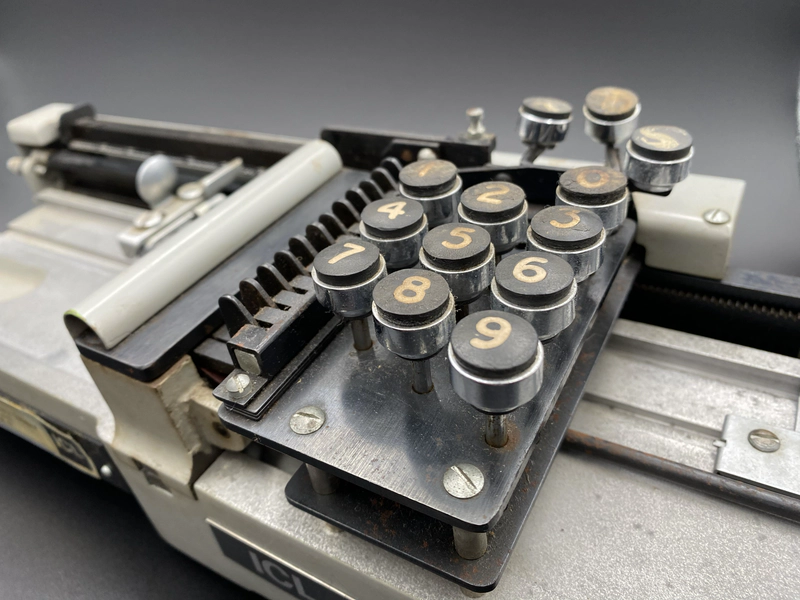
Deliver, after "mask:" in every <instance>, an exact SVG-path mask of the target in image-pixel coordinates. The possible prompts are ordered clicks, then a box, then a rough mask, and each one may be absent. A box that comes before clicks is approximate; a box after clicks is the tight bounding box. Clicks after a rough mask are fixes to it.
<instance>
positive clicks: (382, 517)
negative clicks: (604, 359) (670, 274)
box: [286, 251, 641, 592]
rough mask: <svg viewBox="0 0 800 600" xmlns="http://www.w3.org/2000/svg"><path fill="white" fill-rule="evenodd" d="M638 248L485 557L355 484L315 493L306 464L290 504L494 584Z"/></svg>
mask: <svg viewBox="0 0 800 600" xmlns="http://www.w3.org/2000/svg"><path fill="white" fill-rule="evenodd" d="M638 254H639V253H638V252H637V251H634V252H632V253H631V255H629V256H628V257H627V258H626V259H625V261H624V262H623V263H622V266H621V267H620V270H619V272H618V273H617V277H616V279H615V280H614V283H613V284H612V285H611V287H610V289H609V290H608V294H607V295H606V298H605V300H604V301H603V304H602V306H601V307H600V310H599V311H598V312H597V316H596V318H595V322H594V325H593V326H592V329H591V331H590V332H589V335H588V336H587V337H586V342H585V343H584V345H583V348H582V349H581V352H580V355H579V356H578V359H577V361H576V362H575V366H574V367H573V368H572V372H571V373H570V375H569V378H568V379H567V382H566V384H565V385H564V388H563V390H562V391H561V394H560V395H559V398H558V401H557V402H556V404H555V407H554V409H553V412H552V413H551V415H550V418H549V419H548V421H547V422H546V423H545V424H544V425H543V426H542V428H541V430H540V431H539V437H538V439H537V442H536V444H535V445H534V447H533V451H532V453H531V458H530V460H529V461H528V464H527V465H526V466H525V470H524V471H523V474H522V477H521V478H520V480H519V482H518V483H517V486H516V488H515V489H514V492H513V494H512V496H511V500H510V501H509V503H508V506H507V507H506V510H505V512H504V514H503V518H501V519H500V520H499V521H498V522H497V525H496V526H495V527H494V529H493V530H492V532H491V533H490V535H489V547H488V550H487V552H486V554H485V555H484V556H482V557H481V558H480V559H478V560H465V559H463V558H461V557H460V556H458V554H457V553H456V551H455V549H454V547H453V531H452V529H451V527H450V526H449V525H447V524H445V523H443V522H442V521H438V520H436V519H433V518H431V517H429V516H427V515H424V514H421V513H419V512H417V511H414V510H412V509H410V508H407V507H405V506H402V505H400V504H398V503H397V502H393V501H391V500H388V499H386V498H383V497H381V496H379V495H377V494H375V493H372V492H369V491H367V490H365V489H363V488H360V487H358V486H356V485H353V484H350V483H347V482H342V483H341V487H340V488H339V490H338V491H337V492H336V493H335V494H332V495H329V496H321V495H319V494H317V493H315V492H314V490H313V489H312V487H311V481H310V479H309V477H308V471H306V469H304V468H301V469H298V471H297V472H296V473H295V474H294V476H293V477H292V479H291V480H290V481H289V483H288V485H287V486H286V497H287V499H288V500H289V502H290V503H291V504H292V505H294V506H296V507H298V508H300V509H302V510H304V511H306V512H309V513H311V514H313V515H315V516H317V517H319V518H321V519H323V520H325V521H328V522H329V523H331V524H333V525H335V526H336V527H339V528H341V529H344V530H346V531H349V532H351V533H353V534H355V535H357V536H359V537H361V538H363V539H365V540H367V541H369V542H372V543H374V544H377V545H379V546H381V547H383V548H385V549H387V550H389V551H390V552H393V553H395V554H397V555H399V556H401V557H403V558H405V559H407V560H410V561H411V562H413V563H415V564H417V565H420V566H422V567H423V568H425V569H428V570H430V571H432V572H434V573H436V574H437V575H440V576H442V577H444V578H446V579H449V580H451V581H453V582H455V583H457V584H458V585H460V586H462V587H465V588H467V589H470V590H472V591H475V592H489V591H491V590H493V589H494V588H495V587H496V586H497V584H498V582H499V581H500V577H501V575H502V573H503V570H504V569H505V566H506V563H507V562H508V558H509V557H510V555H511V551H512V550H513V548H514V545H515V544H516V541H517V538H518V537H519V534H520V532H521V530H522V527H523V525H524V524H525V520H526V518H527V516H528V513H529V512H530V509H531V506H533V502H534V500H535V499H536V496H537V495H538V493H539V490H540V489H541V486H542V483H543V482H544V479H545V477H546V475H547V472H548V470H549V469H550V465H551V464H552V462H553V459H554V458H555V454H556V451H557V450H558V447H559V445H560V444H561V441H562V440H563V439H564V435H565V434H566V431H567V428H568V426H569V422H570V421H571V420H572V415H573V414H574V412H575V408H576V407H577V405H578V401H579V400H580V398H581V395H582V394H583V389H584V386H585V384H586V380H587V379H588V377H589V373H590V372H591V370H592V367H593V366H594V363H595V361H596V359H597V356H598V354H599V353H600V350H601V349H602V347H603V346H604V344H605V342H606V340H607V339H608V336H609V333H610V332H611V328H612V327H613V325H614V322H615V321H616V319H617V316H618V315H619V312H620V310H621V309H622V305H623V304H624V302H625V299H626V297H627V295H628V292H629V291H630V289H631V287H632V285H633V281H634V279H635V277H636V274H637V273H638V271H639V268H640V266H641V261H640V259H639V257H638Z"/></svg>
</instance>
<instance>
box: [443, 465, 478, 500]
mask: <svg viewBox="0 0 800 600" xmlns="http://www.w3.org/2000/svg"><path fill="white" fill-rule="evenodd" d="M442 483H444V489H446V490H447V493H448V494H450V495H451V496H453V497H455V498H462V499H466V498H472V497H474V496H477V495H478V494H480V493H481V490H482V489H483V473H481V470H480V469H479V468H478V467H476V466H475V465H470V464H467V463H462V464H460V465H453V466H452V467H450V468H449V469H447V471H445V473H444V478H443V479H442Z"/></svg>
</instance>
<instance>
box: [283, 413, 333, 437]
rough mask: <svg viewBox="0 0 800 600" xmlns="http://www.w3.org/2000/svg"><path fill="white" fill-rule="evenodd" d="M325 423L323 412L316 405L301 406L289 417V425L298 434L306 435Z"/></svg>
mask: <svg viewBox="0 0 800 600" xmlns="http://www.w3.org/2000/svg"><path fill="white" fill-rule="evenodd" d="M324 424H325V412H324V411H323V410H322V409H321V408H317V407H316V406H306V407H305V408H301V409H300V410H298V411H297V412H296V413H294V414H293V415H292V418H291V419H289V427H291V429H292V431H294V432H295V433H296V434H298V435H308V434H309V433H314V432H315V431H319V428H320V427H322V426H323V425H324Z"/></svg>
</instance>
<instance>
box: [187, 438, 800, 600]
mask: <svg viewBox="0 0 800 600" xmlns="http://www.w3.org/2000/svg"><path fill="white" fill-rule="evenodd" d="M288 479H289V475H286V474H285V473H282V472H280V471H278V470H277V469H275V468H273V467H270V466H269V465H267V464H263V463H259V462H257V461H255V460H253V459H250V458H249V457H248V456H245V455H241V454H232V453H226V454H224V455H223V456H222V457H221V458H220V459H219V460H218V461H217V462H216V463H215V464H214V465H212V466H211V468H210V469H209V470H208V471H207V472H206V473H205V474H204V475H203V476H202V477H201V478H200V480H198V482H197V484H196V486H195V489H196V491H197V495H198V498H199V501H200V504H201V505H202V507H203V514H204V516H205V517H210V518H213V519H214V520H215V521H217V522H219V523H221V524H223V525H224V526H225V527H227V528H228V529H230V530H231V531H235V532H237V533H238V534H239V535H241V536H242V537H243V538H246V539H247V540H249V541H250V542H251V543H254V544H257V545H259V546H261V547H264V548H266V549H269V550H270V551H272V552H273V553H275V554H276V555H277V556H280V557H282V558H284V559H285V560H288V561H290V562H293V563H294V564H298V565H304V567H305V568H306V569H307V570H308V571H309V572H310V573H311V574H313V575H314V576H317V577H319V578H321V579H322V580H324V581H325V582H326V583H329V584H330V585H332V586H334V587H336V588H337V589H338V590H340V591H343V592H345V593H347V594H350V595H352V596H353V597H354V598H359V599H365V600H366V599H368V598H369V599H371V598H393V599H394V598H415V599H418V600H459V599H460V600H463V598H464V595H463V594H462V592H461V590H460V589H459V587H458V586H457V585H455V584H453V583H451V582H448V581H446V580H444V579H442V578H441V577H438V576H436V575H434V574H433V573H429V572H427V571H425V570H424V569H421V568H419V567H417V566H415V565H413V564H411V563H409V562H407V561H405V560H402V559H401V558H399V557H396V556H394V555H392V554H391V553H389V552H386V551H383V550H381V549H378V548H376V547H375V546H374V545H373V544H371V543H369V542H366V541H364V540H361V539H359V538H357V537H356V536H353V535H350V534H348V533H347V532H341V531H335V530H332V529H331V528H330V526H329V525H327V524H326V523H324V522H323V521H321V520H319V519H316V518H314V517H313V516H311V515H308V514H304V513H302V512H298V511H297V509H295V508H294V507H292V506H290V505H289V503H288V502H287V501H286V499H285V497H284V494H283V488H284V485H285V484H286V482H287V481H288ZM245 481H246V482H248V483H247V485H244V484H241V483H240V482H245ZM799 532H800V529H798V527H797V526H795V525H793V524H791V523H788V522H787V521H786V520H784V519H778V518H775V517H772V516H770V515H765V514H763V513H760V512H757V511H753V510H750V509H747V508H743V507H741V506H738V505H736V504H733V503H730V502H720V501H719V500H718V499H717V498H713V497H710V496H708V495H706V494H702V493H696V492H694V491H692V490H690V489H687V488H686V487H685V486H683V485H675V484H673V483H670V482H669V481H665V480H663V479H659V478H655V477H652V476H649V475H646V474H642V473H639V472H637V471H635V470H631V469H628V468H625V467H623V466H621V465H619V464H615V463H613V462H610V461H606V460H597V459H594V458H592V457H589V456H586V455H583V454H576V453H573V452H569V453H563V452H562V453H559V454H558V455H557V456H556V458H555V461H554V464H553V467H552V469H551V472H550V474H549V475H548V478H547V482H546V484H545V485H543V486H542V489H541V492H540V494H539V497H538V499H537V502H536V504H535V505H534V507H533V509H532V511H531V515H530V518H529V519H528V522H527V524H526V525H525V528H524V529H523V531H522V533H521V535H520V538H519V540H518V543H517V547H516V549H515V551H514V553H513V554H512V556H511V557H510V559H509V561H508V566H507V569H506V572H505V575H504V577H503V579H502V580H501V581H500V584H499V585H498V586H497V588H496V589H495V591H494V592H492V594H491V598H493V599H497V600H512V599H513V600H519V599H520V598H525V599H530V600H544V599H547V600H552V599H553V598H559V599H563V600H567V599H575V600H583V599H585V598H652V599H655V600H672V599H674V598H703V599H712V598H713V599H720V600H721V599H726V600H727V599H729V598H750V597H754V596H758V597H771V598H787V599H788V598H793V597H795V595H796V590H797V588H798V587H799V586H800V575H798V573H797V569H796V568H795V563H796V556H797V555H798V553H800V535H798V533H799ZM448 534H449V535H450V536H451V537H452V532H448ZM173 537H175V536H173ZM491 542H492V540H491V538H490V545H491ZM189 550H191V549H189ZM191 552H192V553H194V554H196V552H197V549H195V550H191ZM490 552H491V550H490ZM487 556H489V555H487ZM206 560H208V559H206ZM217 560H225V559H217ZM223 564H224V563H223Z"/></svg>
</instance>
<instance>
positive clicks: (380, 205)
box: [361, 192, 425, 240]
mask: <svg viewBox="0 0 800 600" xmlns="http://www.w3.org/2000/svg"><path fill="white" fill-rule="evenodd" d="M424 215H425V209H423V208H422V204H420V203H419V202H417V201H416V200H410V199H409V198H406V197H405V196H403V195H401V194H399V193H398V192H395V193H393V194H388V195H387V196H386V197H385V198H384V199H383V200H378V201H377V202H372V203H370V204H367V206H366V207H365V208H364V210H363V211H361V220H362V221H363V222H364V229H366V230H367V233H368V234H370V235H371V236H373V237H375V238H378V239H386V240H393V239H397V238H402V237H405V236H407V235H408V234H410V233H412V232H414V231H416V230H417V229H419V228H420V227H421V226H422V218H423V216H424Z"/></svg>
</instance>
